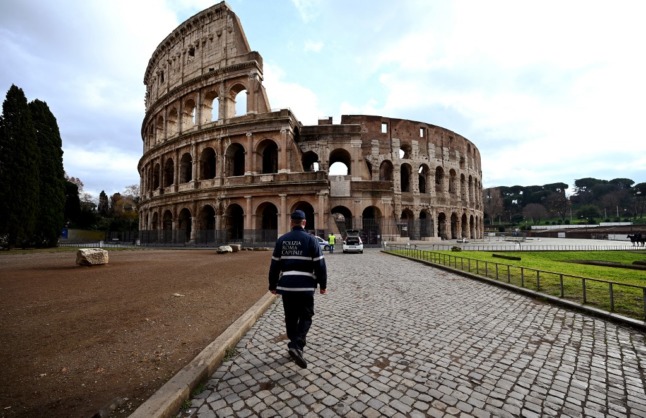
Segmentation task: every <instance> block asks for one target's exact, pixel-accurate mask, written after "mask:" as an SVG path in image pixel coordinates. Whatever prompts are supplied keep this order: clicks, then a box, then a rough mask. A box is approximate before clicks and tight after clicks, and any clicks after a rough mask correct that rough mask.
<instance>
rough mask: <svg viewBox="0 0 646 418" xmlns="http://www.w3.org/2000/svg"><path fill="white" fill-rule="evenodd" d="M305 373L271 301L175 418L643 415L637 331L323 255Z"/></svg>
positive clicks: (384, 258)
mask: <svg viewBox="0 0 646 418" xmlns="http://www.w3.org/2000/svg"><path fill="white" fill-rule="evenodd" d="M326 260H327V263H328V270H329V284H328V290H329V293H328V295H323V296H322V295H319V294H317V295H316V302H315V303H316V315H315V316H314V325H313V326H312V330H311V331H310V334H309V336H308V346H307V347H306V350H305V357H306V359H307V361H308V362H309V366H308V368H307V369H300V368H299V367H298V366H296V364H294V363H293V362H292V361H291V360H290V359H289V356H288V355H287V350H286V346H287V343H286V339H285V334H284V332H285V331H284V317H283V311H282V305H281V303H280V301H279V300H277V301H276V302H274V303H273V304H272V305H271V306H270V307H269V309H268V310H267V312H266V313H265V314H264V315H263V316H262V317H260V319H259V320H258V321H257V322H256V323H255V325H253V326H252V327H251V329H250V330H249V331H248V332H247V333H246V334H245V335H244V337H243V338H242V339H241V340H240V341H239V343H238V344H237V345H236V352H237V353H236V354H235V355H234V356H233V358H231V359H229V360H226V361H224V362H223V363H222V365H221V366H220V367H219V368H217V370H216V371H215V372H214V373H213V374H212V376H211V377H210V379H209V380H208V382H207V383H206V385H205V387H204V390H203V391H202V392H201V393H199V394H196V395H195V396H194V397H193V398H192V400H191V408H189V409H188V410H186V411H184V412H183V413H182V414H181V416H182V417H200V418H205V417H220V416H239V417H246V416H261V417H275V416H281V417H291V416H294V417H296V416H311V417H319V416H322V417H336V416H339V417H381V416H387V417H417V416H418V417H423V416H433V417H457V416H460V417H470V416H473V417H489V416H503V417H518V416H524V417H540V416H565V417H580V416H592V417H602V416H614V417H626V416H634V417H646V393H645V389H644V381H645V378H646V376H644V373H645V372H646V346H645V342H646V335H645V334H644V333H641V332H639V331H636V330H634V329H631V328H626V327H622V326H619V325H616V324H613V323H611V322H606V321H604V320H601V319H598V318H594V317H589V316H586V315H584V314H581V313H577V312H573V311H569V310H567V309H564V308H560V307H556V306H552V305H549V304H546V303H543V302H540V301H536V300H533V299H531V298H528V297H526V296H523V295H520V294H516V293H513V292H509V291H506V290H504V289H501V288H498V287H495V286H489V285H486V284H483V283H480V282H478V281H474V280H470V279H467V278H464V277H461V276H458V275H455V274H452V273H448V272H444V271H440V270H437V269H433V268H430V267H427V266H424V265H422V264H419V263H415V262H411V261H407V260H404V259H400V258H397V257H393V256H389V255H386V254H383V253H380V252H379V251H378V250H366V252H365V253H364V254H363V255H360V254H357V255H344V254H337V253H335V254H330V255H328V254H326Z"/></svg>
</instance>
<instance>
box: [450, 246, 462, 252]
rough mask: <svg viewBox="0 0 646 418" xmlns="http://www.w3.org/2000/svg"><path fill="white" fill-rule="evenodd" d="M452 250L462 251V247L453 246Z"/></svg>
mask: <svg viewBox="0 0 646 418" xmlns="http://www.w3.org/2000/svg"><path fill="white" fill-rule="evenodd" d="M451 251H455V252H460V251H462V247H458V246H453V247H451Z"/></svg>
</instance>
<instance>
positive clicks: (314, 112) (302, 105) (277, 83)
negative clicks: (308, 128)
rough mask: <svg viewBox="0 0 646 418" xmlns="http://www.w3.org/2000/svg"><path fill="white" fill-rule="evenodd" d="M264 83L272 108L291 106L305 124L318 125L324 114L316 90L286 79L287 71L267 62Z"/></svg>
mask: <svg viewBox="0 0 646 418" xmlns="http://www.w3.org/2000/svg"><path fill="white" fill-rule="evenodd" d="M264 76H265V80H264V82H263V85H264V86H265V90H266V91H267V96H268V97H269V103H270V105H271V107H272V109H284V108H290V109H291V110H292V112H294V114H295V115H296V117H297V118H298V119H299V120H300V121H301V122H302V123H303V124H305V125H316V124H317V123H318V119H319V118H320V117H324V115H322V112H321V110H320V109H319V107H318V98H317V96H316V94H315V93H314V92H312V91H311V90H309V89H308V88H306V87H303V86H301V85H299V84H296V83H290V82H288V81H285V80H284V78H288V77H286V74H285V71H284V70H283V69H282V68H281V67H280V66H278V65H275V64H273V63H267V62H265V66H264Z"/></svg>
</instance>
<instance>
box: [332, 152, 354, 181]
mask: <svg viewBox="0 0 646 418" xmlns="http://www.w3.org/2000/svg"><path fill="white" fill-rule="evenodd" d="M337 163H339V165H345V167H346V168H347V174H346V175H348V176H350V175H352V157H351V156H350V153H349V152H348V151H347V150H346V149H343V148H336V149H335V150H334V151H332V152H331V153H330V161H329V162H328V167H330V169H331V168H332V165H334V164H337Z"/></svg>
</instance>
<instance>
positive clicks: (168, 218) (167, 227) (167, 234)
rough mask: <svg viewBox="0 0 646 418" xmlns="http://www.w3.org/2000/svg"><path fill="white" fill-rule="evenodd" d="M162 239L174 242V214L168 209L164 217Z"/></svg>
mask: <svg viewBox="0 0 646 418" xmlns="http://www.w3.org/2000/svg"><path fill="white" fill-rule="evenodd" d="M162 229H163V233H162V241H163V242H173V214H172V213H171V211H169V210H167V211H165V212H164V216H163V218H162Z"/></svg>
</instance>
